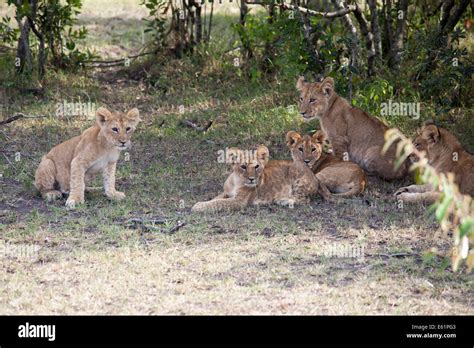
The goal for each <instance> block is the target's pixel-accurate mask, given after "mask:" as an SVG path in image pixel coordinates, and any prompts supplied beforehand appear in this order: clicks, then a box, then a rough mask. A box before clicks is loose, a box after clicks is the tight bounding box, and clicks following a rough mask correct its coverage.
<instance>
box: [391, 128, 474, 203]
mask: <svg viewBox="0 0 474 348" xmlns="http://www.w3.org/2000/svg"><path fill="white" fill-rule="evenodd" d="M413 145H414V147H415V148H416V149H417V150H418V151H424V152H425V153H426V156H427V158H428V163H429V164H430V165H431V166H433V167H434V169H435V170H436V171H437V172H438V173H445V174H446V173H448V172H451V173H453V174H454V182H455V183H456V184H457V185H458V187H459V191H460V192H461V193H462V194H466V195H471V196H474V156H473V155H471V154H470V153H468V152H467V151H466V150H464V149H463V147H462V145H461V143H460V142H459V140H457V139H456V137H455V136H454V135H453V134H451V133H450V132H448V131H447V130H446V129H444V128H439V127H436V126H435V125H434V124H432V123H428V124H425V125H424V126H423V127H422V129H421V130H420V131H418V135H417V137H416V138H415V140H413ZM410 159H411V160H412V161H416V160H417V158H415V156H414V155H411V156H410ZM440 195H441V192H439V191H437V190H434V189H433V188H432V187H431V185H429V184H426V185H410V186H406V187H402V188H400V189H399V190H398V191H397V192H395V196H396V197H397V198H398V199H401V200H402V201H405V202H427V203H432V202H434V201H436V200H437V199H438V198H439V197H440Z"/></svg>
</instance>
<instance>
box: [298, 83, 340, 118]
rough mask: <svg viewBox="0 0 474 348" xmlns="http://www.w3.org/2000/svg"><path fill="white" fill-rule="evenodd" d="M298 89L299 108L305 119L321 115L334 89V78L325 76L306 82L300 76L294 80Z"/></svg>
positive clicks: (325, 109) (327, 105) (326, 108)
mask: <svg viewBox="0 0 474 348" xmlns="http://www.w3.org/2000/svg"><path fill="white" fill-rule="evenodd" d="M296 89H297V90H298V91H300V101H299V110H300V113H301V116H303V118H304V119H305V120H307V121H310V120H312V119H314V118H317V117H322V116H323V115H324V114H325V113H326V111H327V110H328V107H329V99H330V98H331V96H332V93H333V91H334V80H333V79H332V78H331V77H326V78H325V79H324V80H323V81H322V82H315V83H308V82H305V80H304V77H303V76H300V78H299V79H298V82H296Z"/></svg>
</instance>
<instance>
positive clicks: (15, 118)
mask: <svg viewBox="0 0 474 348" xmlns="http://www.w3.org/2000/svg"><path fill="white" fill-rule="evenodd" d="M43 117H46V116H44V115H38V116H31V115H25V114H23V113H19V114H16V115H13V116H12V117H10V118H7V119H6V120H3V121H0V126H3V125H5V124H8V123H11V122H14V121H16V120H19V119H20V118H43Z"/></svg>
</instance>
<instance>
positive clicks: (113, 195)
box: [106, 191, 126, 201]
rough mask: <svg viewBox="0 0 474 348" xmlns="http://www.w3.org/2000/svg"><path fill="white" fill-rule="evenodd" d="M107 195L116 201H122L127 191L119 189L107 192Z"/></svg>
mask: <svg viewBox="0 0 474 348" xmlns="http://www.w3.org/2000/svg"><path fill="white" fill-rule="evenodd" d="M106 195H107V197H109V198H110V199H112V200H114V201H121V200H123V199H124V198H125V197H126V196H125V193H123V192H119V191H115V192H109V193H106Z"/></svg>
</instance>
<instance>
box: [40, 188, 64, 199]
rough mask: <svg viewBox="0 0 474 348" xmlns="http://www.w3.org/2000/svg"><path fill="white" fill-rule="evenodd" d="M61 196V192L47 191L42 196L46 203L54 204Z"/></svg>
mask: <svg viewBox="0 0 474 348" xmlns="http://www.w3.org/2000/svg"><path fill="white" fill-rule="evenodd" d="M62 196H63V194H62V193H61V191H56V190H53V191H49V192H46V193H44V194H43V198H44V200H45V201H46V202H54V201H55V200H57V199H60V198H61V197H62Z"/></svg>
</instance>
